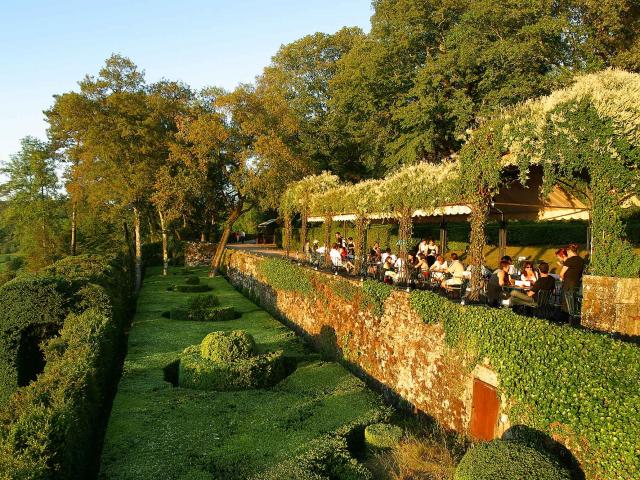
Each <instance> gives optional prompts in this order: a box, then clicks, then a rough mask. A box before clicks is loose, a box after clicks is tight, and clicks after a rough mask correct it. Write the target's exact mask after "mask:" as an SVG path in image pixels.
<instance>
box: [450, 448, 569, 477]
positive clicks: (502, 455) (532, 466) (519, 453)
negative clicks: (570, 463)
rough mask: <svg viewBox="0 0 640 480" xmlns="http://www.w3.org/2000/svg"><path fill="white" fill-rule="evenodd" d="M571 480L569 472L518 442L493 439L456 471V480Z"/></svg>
mask: <svg viewBox="0 0 640 480" xmlns="http://www.w3.org/2000/svg"><path fill="white" fill-rule="evenodd" d="M498 477H499V478H508V479H516V478H527V479H531V480H570V479H571V475H570V474H569V472H568V470H566V469H565V468H563V467H561V466H560V465H559V464H558V463H557V462H556V461H554V460H553V459H551V458H549V457H547V456H545V455H544V454H542V453H540V452H539V451H537V450H535V449H533V448H530V447H527V446H526V445H523V444H521V443H518V442H506V441H503V440H494V441H492V442H488V443H480V444H478V445H476V446H475V447H473V448H471V449H470V450H469V451H468V452H467V453H466V455H465V456H464V457H463V458H462V460H461V461H460V464H459V465H458V467H457V468H456V473H455V475H454V477H453V478H454V480H493V479H495V478H498Z"/></svg>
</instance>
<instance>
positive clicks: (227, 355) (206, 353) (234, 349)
mask: <svg viewBox="0 0 640 480" xmlns="http://www.w3.org/2000/svg"><path fill="white" fill-rule="evenodd" d="M255 348H256V343H255V341H254V340H253V337H252V336H251V335H249V334H248V333H247V332H246V331H244V330H234V331H232V332H212V333H210V334H209V335H207V336H206V337H204V340H202V343H201V344H200V355H201V356H202V358H205V359H207V360H212V361H214V362H234V361H236V360H240V359H242V358H248V357H250V356H251V355H252V354H253V352H254V351H255Z"/></svg>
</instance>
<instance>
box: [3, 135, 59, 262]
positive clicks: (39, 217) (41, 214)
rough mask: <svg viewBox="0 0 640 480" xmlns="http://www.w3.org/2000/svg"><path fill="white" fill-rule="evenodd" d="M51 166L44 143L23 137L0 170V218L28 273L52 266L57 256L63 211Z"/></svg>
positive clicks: (53, 163) (56, 180) (52, 166)
mask: <svg viewBox="0 0 640 480" xmlns="http://www.w3.org/2000/svg"><path fill="white" fill-rule="evenodd" d="M55 166H56V165H55V160H54V159H53V157H52V155H51V151H50V148H49V146H48V145H47V144H46V143H45V142H42V141H40V140H38V139H36V138H34V137H25V138H23V139H22V141H21V149H20V152H18V153H17V154H15V155H12V156H11V158H10V160H9V162H8V163H7V164H6V165H5V166H3V168H2V169H0V172H1V173H2V174H3V175H6V176H7V177H8V179H7V181H6V182H5V183H3V184H2V185H0V197H1V198H2V199H3V201H4V202H5V208H4V209H3V211H2V217H3V219H4V221H5V222H6V223H7V224H10V225H12V227H13V234H14V236H15V237H16V238H17V240H18V244H19V248H20V250H21V251H22V252H23V253H24V255H25V257H26V259H27V262H28V266H29V268H30V269H31V270H37V269H39V268H41V267H44V266H46V265H48V264H50V263H52V262H53V261H54V260H55V259H56V257H57V256H58V255H59V253H60V244H61V242H60V231H61V227H62V222H63V218H64V209H63V203H62V202H63V199H62V197H61V196H60V193H59V192H58V178H57V176H56V172H55Z"/></svg>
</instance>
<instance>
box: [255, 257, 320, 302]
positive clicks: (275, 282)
mask: <svg viewBox="0 0 640 480" xmlns="http://www.w3.org/2000/svg"><path fill="white" fill-rule="evenodd" d="M258 271H259V272H260V274H261V275H262V276H264V278H265V279H266V281H267V283H268V284H269V285H271V286H272V287H273V288H274V289H276V290H284V291H286V292H298V293H300V294H302V295H308V294H310V293H311V292H312V291H313V289H312V285H311V281H310V280H309V274H310V272H308V271H306V270H305V269H304V268H302V267H300V266H298V265H295V264H293V263H291V262H290V261H288V260H284V259H281V258H267V259H264V260H263V261H261V262H260V263H259V264H258Z"/></svg>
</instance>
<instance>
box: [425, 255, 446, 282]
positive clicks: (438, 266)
mask: <svg viewBox="0 0 640 480" xmlns="http://www.w3.org/2000/svg"><path fill="white" fill-rule="evenodd" d="M447 268H448V265H447V262H446V261H445V260H444V257H443V256H442V255H438V257H437V259H436V261H435V262H434V263H433V265H431V267H429V270H430V271H431V272H432V273H433V277H434V278H444V274H445V272H446V271H447Z"/></svg>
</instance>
